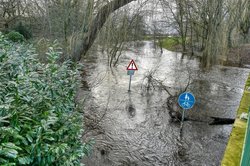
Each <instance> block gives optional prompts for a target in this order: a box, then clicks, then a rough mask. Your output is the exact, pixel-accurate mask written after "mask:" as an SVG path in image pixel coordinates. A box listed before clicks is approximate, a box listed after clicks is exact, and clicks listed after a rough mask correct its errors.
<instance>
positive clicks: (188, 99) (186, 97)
mask: <svg viewBox="0 0 250 166" xmlns="http://www.w3.org/2000/svg"><path fill="white" fill-rule="evenodd" d="M194 103H195V97H194V95H193V94H192V93H190V92H184V93H182V94H181V95H180V96H179V98H178V104H179V105H180V106H181V107H182V108H183V109H185V110H186V109H190V108H192V107H193V106H194Z"/></svg>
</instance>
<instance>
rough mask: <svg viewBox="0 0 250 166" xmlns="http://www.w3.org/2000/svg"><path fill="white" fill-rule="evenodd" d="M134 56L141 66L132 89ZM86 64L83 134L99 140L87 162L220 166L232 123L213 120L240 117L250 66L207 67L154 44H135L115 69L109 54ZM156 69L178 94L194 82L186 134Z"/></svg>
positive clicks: (106, 165)
mask: <svg viewBox="0 0 250 166" xmlns="http://www.w3.org/2000/svg"><path fill="white" fill-rule="evenodd" d="M131 59H134V60H135V63H136V64H137V67H138V68H139V70H138V71H136V72H135V75H134V76H133V77H132V85H131V92H130V93H128V83H129V76H128V75H127V71H126V66H127V65H128V63H129V62H130V60H131ZM83 64H84V71H83V73H82V77H83V79H82V87H81V89H80V90H79V95H78V98H79V100H81V101H83V102H84V109H85V125H86V127H85V134H84V136H83V139H84V140H85V141H87V140H90V139H92V138H93V139H94V141H95V144H94V145H93V149H92V151H91V153H90V155H89V156H88V157H85V158H84V160H83V163H84V164H85V165H86V166H218V165H220V161H221V160H222V157H223V153H224V150H225V147H226V144H227V141H228V138H229V135H230V132H231V129H232V125H209V122H210V121H211V119H210V116H216V117H222V118H235V116H236V110H237V107H238V105H239V102H240V99H241V96H242V93H243V87H244V83H245V81H246V78H247V76H248V73H249V71H250V70H249V69H243V68H235V67H222V66H215V67H213V69H212V70H209V71H203V70H201V69H200V67H199V66H200V63H199V61H198V60H197V59H195V58H190V57H182V55H181V54H180V53H175V52H170V51H168V50H163V53H162V54H160V50H157V49H154V45H153V43H152V42H150V41H144V42H140V43H132V44H130V45H129V46H128V49H127V50H126V51H124V52H123V56H122V58H121V59H120V63H119V65H118V66H117V67H115V68H113V69H112V70H110V69H109V68H108V67H107V57H106V56H105V55H103V54H102V53H101V52H99V53H98V54H97V55H96V57H92V58H86V59H85V60H84V61H83ZM149 73H151V75H152V76H153V78H155V79H157V80H158V81H160V82H161V84H162V85H164V86H165V87H167V88H168V90H169V91H170V92H171V93H173V94H174V93H176V92H178V91H180V89H183V88H185V87H186V85H187V84H188V82H190V83H189V84H190V85H189V86H188V91H190V92H192V93H193V94H194V95H195V97H196V104H195V106H194V107H193V108H192V109H191V110H188V111H186V112H185V116H186V117H188V118H189V119H192V120H187V121H184V123H183V130H182V132H181V130H180V123H177V122H173V121H172V120H171V118H170V116H169V110H168V108H167V107H166V101H167V97H168V96H169V95H168V94H167V93H166V91H164V90H163V89H162V88H161V87H159V86H158V85H156V84H154V86H151V87H149V86H148V79H145V78H146V77H145V76H147V75H149ZM188 80H190V81H188ZM174 102H177V101H174Z"/></svg>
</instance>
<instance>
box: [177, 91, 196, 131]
mask: <svg viewBox="0 0 250 166" xmlns="http://www.w3.org/2000/svg"><path fill="white" fill-rule="evenodd" d="M194 103H195V97H194V95H193V94H192V93H190V92H184V93H182V94H181V95H180V96H179V98H178V104H179V105H180V107H182V108H183V111H182V118H181V121H182V122H183V121H184V118H185V111H184V110H187V109H191V108H192V107H193V106H194ZM182 124H183V123H182ZM182 124H181V128H182Z"/></svg>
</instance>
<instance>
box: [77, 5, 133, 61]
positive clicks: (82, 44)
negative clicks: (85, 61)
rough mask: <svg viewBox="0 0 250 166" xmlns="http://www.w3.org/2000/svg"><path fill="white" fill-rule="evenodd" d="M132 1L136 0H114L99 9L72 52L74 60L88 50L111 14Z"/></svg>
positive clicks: (79, 58)
mask: <svg viewBox="0 0 250 166" xmlns="http://www.w3.org/2000/svg"><path fill="white" fill-rule="evenodd" d="M132 1H135V0H113V1H111V2H109V3H108V4H106V5H105V6H103V7H102V8H101V9H100V10H99V11H98V13H97V15H96V17H95V18H94V20H93V21H92V22H91V23H90V25H89V27H88V32H87V33H86V34H84V35H83V37H82V38H81V39H80V40H79V41H78V42H77V45H76V47H75V49H74V51H73V53H72V59H73V61H75V62H76V61H80V60H81V57H82V55H85V54H86V53H87V52H88V50H89V49H90V47H91V46H92V45H93V43H94V41H95V39H96V37H97V34H98V32H99V31H100V30H101V28H102V27H103V25H104V23H105V22H106V20H107V18H108V17H109V15H110V14H111V13H112V12H114V11H115V10H117V9H119V8H121V7H123V6H125V5H126V4H128V3H130V2H132Z"/></svg>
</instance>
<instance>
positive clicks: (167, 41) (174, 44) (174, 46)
mask: <svg viewBox="0 0 250 166" xmlns="http://www.w3.org/2000/svg"><path fill="white" fill-rule="evenodd" d="M161 42H162V48H165V49H167V50H171V51H176V50H178V48H180V43H181V38H180V37H166V38H162V39H161ZM158 45H160V43H159V42H158Z"/></svg>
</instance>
